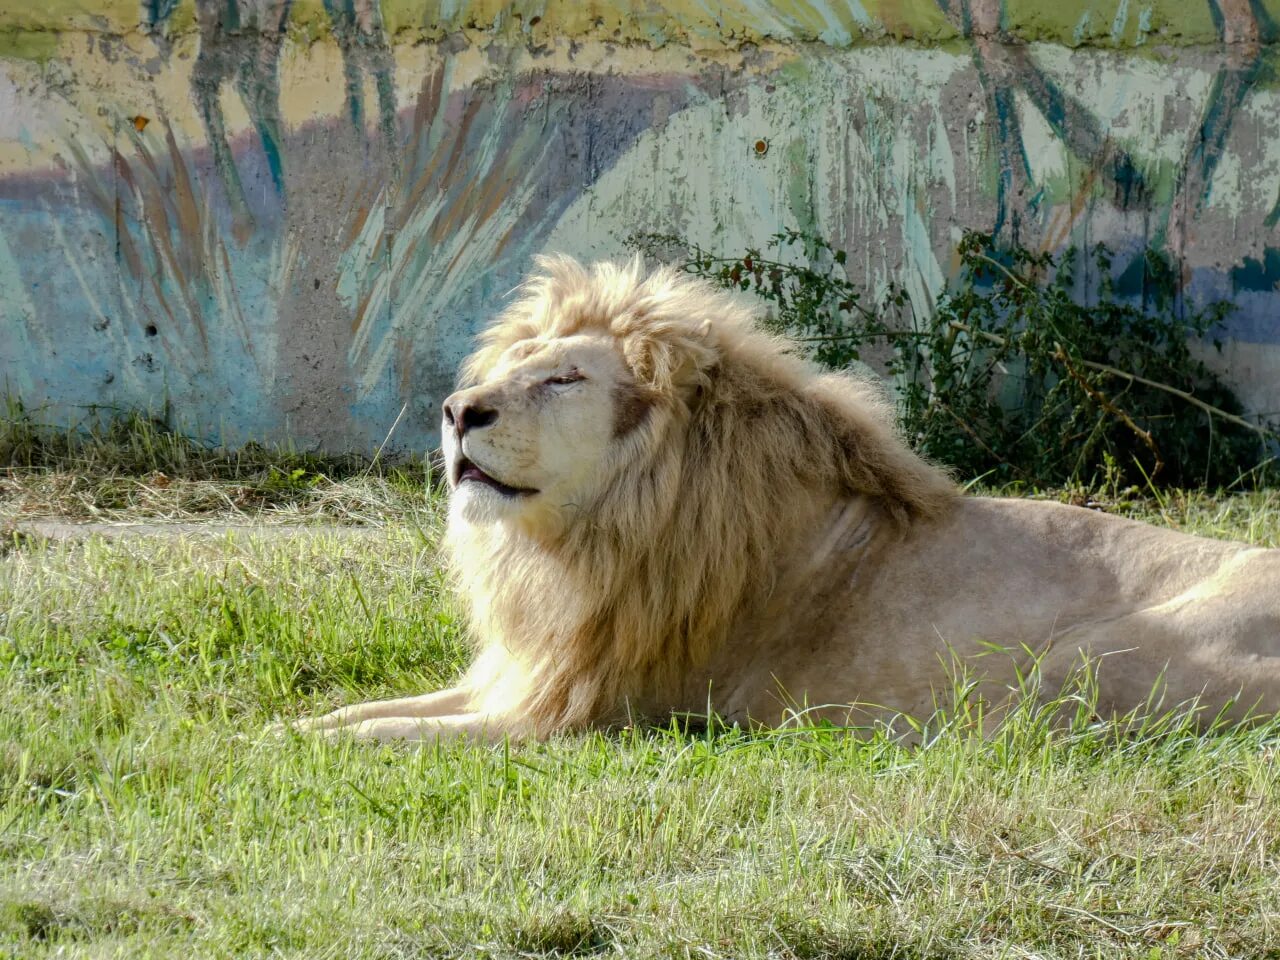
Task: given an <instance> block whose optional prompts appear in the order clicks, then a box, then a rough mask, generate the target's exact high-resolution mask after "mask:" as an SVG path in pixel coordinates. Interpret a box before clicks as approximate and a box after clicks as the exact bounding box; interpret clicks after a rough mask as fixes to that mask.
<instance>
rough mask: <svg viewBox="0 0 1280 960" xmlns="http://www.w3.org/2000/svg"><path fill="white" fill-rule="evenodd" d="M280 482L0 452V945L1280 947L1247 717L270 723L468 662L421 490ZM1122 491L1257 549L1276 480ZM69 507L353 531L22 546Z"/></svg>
mask: <svg viewBox="0 0 1280 960" xmlns="http://www.w3.org/2000/svg"><path fill="white" fill-rule="evenodd" d="M297 469H303V471H304V472H303V473H302V474H301V475H298V474H296V473H295V470H294V468H290V469H289V470H287V471H284V472H280V473H279V474H278V475H277V474H273V473H271V471H270V470H267V471H265V472H262V471H259V472H258V473H257V474H254V475H253V476H254V477H256V479H245V478H239V479H237V478H231V479H227V478H225V477H224V478H221V479H200V478H199V477H198V476H196V475H194V474H193V475H192V476H174V475H171V474H169V473H164V472H162V471H157V470H150V471H148V472H146V473H143V474H140V475H136V476H130V475H126V474H121V473H118V472H113V473H110V474H107V475H96V476H86V475H85V474H84V473H83V472H78V471H75V470H66V471H61V472H59V471H52V472H50V471H36V472H11V473H9V474H7V475H5V474H0V528H2V527H4V526H5V525H6V524H8V525H9V526H10V532H9V533H8V534H7V535H5V536H4V539H3V543H0V956H13V957H22V958H27V957H43V956H49V957H52V956H58V957H94V958H99V957H115V956H118V957H153V956H154V957H182V958H202V957H278V956H285V957H307V958H326V957H332V958H356V957H360V958H363V957H369V958H374V957H378V958H393V957H436V956H442V957H444V956H447V957H490V956H492V957H529V956H550V957H567V956H575V957H593V956H627V957H690V958H717V957H723V958H745V957H781V958H819V957H841V958H848V960H886V958H891V957H901V958H920V960H923V958H950V957H983V958H987V957H1055V958H1056V957H1061V958H1067V957H1071V958H1075V957H1140V958H1168V957H1249V958H1254V957H1280V756H1278V754H1280V726H1277V725H1274V724H1273V725H1270V726H1262V727H1258V728H1254V729H1252V730H1248V731H1233V732H1223V733H1219V734H1216V735H1208V736H1202V735H1198V734H1195V733H1193V732H1191V731H1190V730H1189V729H1187V728H1186V727H1185V726H1183V725H1180V724H1178V723H1169V724H1166V725H1165V726H1164V727H1163V728H1162V729H1156V730H1151V729H1148V730H1147V731H1145V732H1141V733H1137V734H1132V733H1131V734H1130V735H1127V736H1124V735H1117V732H1116V731H1115V730H1113V729H1111V728H1108V727H1102V726H1090V725H1089V724H1088V723H1087V722H1084V723H1081V724H1079V725H1077V726H1076V727H1075V728H1073V729H1070V730H1054V729H1051V728H1049V727H1048V726H1047V725H1046V724H1045V723H1044V722H1043V720H1042V717H1041V715H1040V714H1038V713H1037V712H1036V711H1035V710H1033V709H1031V708H1028V709H1027V710H1025V711H1023V712H1021V713H1019V714H1017V715H1016V716H1015V717H1014V718H1013V719H1011V720H1010V721H1009V722H1008V723H1007V725H1006V726H1005V728H1004V729H1003V730H1002V731H1000V732H999V733H998V734H997V735H996V736H994V737H992V738H990V739H986V740H984V739H982V738H980V737H978V736H977V735H976V733H975V731H974V729H973V726H972V724H967V723H966V722H965V718H964V717H963V716H957V717H954V718H953V722H952V723H951V725H950V727H948V728H947V729H945V730H942V731H941V732H940V733H938V734H937V735H936V736H935V737H933V738H932V739H930V740H929V741H928V743H927V745H926V746H924V747H921V748H914V749H908V748H903V747H900V746H897V745H895V744H893V743H890V742H887V741H886V740H885V739H883V738H878V737H872V738H870V739H855V738H852V737H848V736H845V735H842V734H840V733H839V732H838V731H832V730H812V731H777V732H763V733H755V734H749V733H744V732H741V731H734V730H712V731H710V732H680V731H677V730H667V729H641V730H624V731H621V732H618V733H613V734H609V735H599V734H596V735H586V736H572V737H565V738H562V739H558V740H555V741H553V742H550V743H547V744H533V745H510V746H509V747H505V748H504V747H499V748H481V747H468V746H442V747H433V748H430V749H422V750H412V749H400V748H391V747H373V746H369V745H364V744H352V743H337V744H330V743H325V742H315V741H311V740H306V739H302V738H298V737H287V738H285V739H277V738H272V737H269V736H267V735H266V734H264V732H263V731H264V728H265V727H266V725H267V724H268V723H269V722H270V721H271V720H272V719H275V718H277V717H281V716H293V715H298V714H302V713H309V712H313V711H317V710H323V709H327V708H330V707H332V706H334V705H336V704H340V703H343V702H348V701H352V700H356V699H367V698H371V697H376V696H383V695H392V694H396V693H399V692H406V691H420V690H424V689H429V688H434V687H436V686H439V685H441V684H444V683H447V682H448V681H449V680H450V679H451V678H452V677H454V676H455V675H456V674H457V672H458V671H459V670H460V669H461V667H462V665H463V663H464V659H465V648H464V645H463V638H462V637H461V635H460V629H459V624H458V619H457V617H456V614H455V610H454V607H453V606H452V602H451V600H450V598H449V597H448V595H447V593H446V591H445V589H444V585H443V582H442V578H441V575H440V572H439V569H438V565H437V558H436V551H435V544H436V540H437V534H438V530H439V522H440V517H439V501H438V498H436V497H435V496H433V495H432V494H430V493H429V492H427V490H426V489H425V488H424V487H423V485H422V483H421V482H420V481H415V480H414V478H413V477H412V476H409V475H402V476H391V477H388V476H386V475H384V474H381V473H378V474H377V475H372V474H371V475H368V476H359V475H357V476H355V477H354V478H350V479H348V480H345V481H333V480H329V479H326V478H325V477H324V476H323V475H321V474H318V473H314V472H311V473H309V472H307V470H306V469H304V468H297ZM246 476H248V475H246ZM1114 509H1116V510H1117V511H1119V512H1127V513H1131V514H1138V515H1142V516H1144V517H1145V518H1147V519H1149V520H1152V521H1153V522H1157V523H1168V524H1171V525H1175V526H1179V527H1182V528H1184V529H1187V530H1190V531H1193V532H1199V533H1203V534H1206V535H1211V536H1224V537H1225V536H1230V537H1238V538H1242V539H1247V540H1250V541H1252V542H1255V543H1258V544H1266V545H1271V546H1280V495H1277V494H1276V493H1274V492H1273V493H1257V494H1250V495H1244V496H1237V497H1220V498H1213V497H1207V496H1203V495H1177V494H1175V495H1169V496H1167V497H1166V498H1165V499H1164V500H1163V501H1161V502H1155V501H1141V502H1137V501H1135V502H1129V503H1117V504H1115V505H1114ZM68 513H69V514H71V515H72V516H74V517H76V518H77V519H99V520H128V519H152V520H154V519H186V520H191V519H215V520H223V521H225V520H232V521H236V522H243V521H244V520H246V519H250V520H254V521H267V522H271V521H281V520H284V521H288V522H289V523H290V524H294V525H296V524H298V523H309V522H312V521H318V520H324V521H328V522H335V521H336V522H341V523H350V524H365V525H366V526H368V525H375V526H374V528H373V529H372V530H370V531H368V532H366V533H365V534H364V535H361V536H358V537H356V536H347V535H343V533H342V531H341V530H337V531H330V530H324V531H318V532H316V533H315V534H313V535H308V536H297V535H290V536H275V535H272V534H271V533H270V531H269V530H268V531H265V532H262V533H254V534H243V533H236V534H231V535H227V534H220V535H211V536H189V537H183V538H157V537H134V538H126V539H118V540H110V541H108V540H104V539H100V538H92V539H89V540H88V541H85V542H74V543H72V542H69V543H52V544H51V543H46V542H43V541H41V540H40V539H39V538H37V537H33V536H30V535H24V534H22V533H15V532H13V524H14V523H16V522H18V521H22V520H25V519H29V518H32V517H39V516H54V515H58V516H61V515H66V514H68ZM886 639H887V640H891V639H892V638H886Z"/></svg>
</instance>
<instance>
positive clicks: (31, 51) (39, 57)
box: [0, 30, 58, 63]
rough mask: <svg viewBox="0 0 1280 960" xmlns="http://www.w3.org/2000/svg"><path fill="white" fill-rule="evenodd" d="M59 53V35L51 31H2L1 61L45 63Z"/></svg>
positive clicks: (0, 43)
mask: <svg viewBox="0 0 1280 960" xmlns="http://www.w3.org/2000/svg"><path fill="white" fill-rule="evenodd" d="M57 52H58V35H57V34H56V33H53V32H52V31H50V30H0V59H4V60H34V61H36V62H37V63H44V61H46V60H52V59H53V57H54V55H55V54H57Z"/></svg>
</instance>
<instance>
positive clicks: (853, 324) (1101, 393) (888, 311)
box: [629, 231, 1278, 486]
mask: <svg viewBox="0 0 1280 960" xmlns="http://www.w3.org/2000/svg"><path fill="white" fill-rule="evenodd" d="M629 243H630V245H631V246H632V247H634V248H636V249H638V250H640V251H641V252H642V253H644V254H646V255H648V256H656V257H658V258H659V259H664V260H668V261H674V262H677V263H679V265H680V266H681V267H682V268H683V269H684V270H685V271H687V272H689V273H692V274H695V275H697V276H701V277H706V278H709V279H712V280H714V281H716V282H717V283H719V284H721V285H722V286H725V287H728V288H732V289H738V290H743V291H748V292H750V293H753V294H755V295H756V296H757V297H759V298H760V299H762V300H763V301H765V302H766V303H767V304H768V305H769V313H768V316H767V318H766V323H768V324H769V325H770V326H772V327H773V328H775V329H777V330H779V331H782V332H785V333H787V334H789V335H791V336H793V337H795V338H797V339H798V340H800V341H802V342H803V343H805V344H807V345H809V347H810V349H811V350H812V353H813V356H814V358H815V359H816V360H817V361H819V362H820V363H823V364H825V365H827V366H829V367H833V368H843V367H847V366H850V365H851V364H856V363H857V362H859V361H861V360H862V359H863V356H864V353H867V352H868V348H872V349H874V350H875V352H876V356H875V357H874V360H875V362H876V365H877V366H878V367H880V368H881V370H882V372H883V373H884V374H885V375H886V376H887V377H888V378H889V380H890V382H891V383H892V386H893V389H894V391H895V393H896V396H897V401H898V407H899V412H900V416H901V418H902V425H903V428H904V430H905V432H906V434H907V436H908V437H909V438H910V439H911V441H912V442H913V443H914V445H915V446H916V448H917V449H918V450H919V451H920V452H921V453H923V454H925V455H926V456H929V457H931V458H933V459H935V460H938V461H940V462H943V463H946V464H949V465H951V466H953V467H955V468H956V469H957V470H958V471H959V472H960V473H961V474H962V475H965V476H969V477H981V478H983V479H984V480H986V481H987V482H990V483H1020V484H1026V485H1034V486H1040V485H1049V484H1062V483H1074V484H1079V483H1086V484H1089V483H1097V482H1100V481H1102V480H1104V479H1105V480H1106V481H1107V482H1108V483H1111V484H1115V483H1129V484H1137V483H1141V484H1161V485H1171V486H1189V485H1200V484H1204V485H1208V486H1226V485H1236V484H1242V485H1256V484H1258V483H1260V482H1262V481H1263V480H1264V479H1266V478H1267V475H1268V473H1269V472H1270V470H1271V466H1270V465H1271V462H1272V458H1271V457H1270V456H1269V452H1268V451H1269V449H1270V447H1271V446H1272V445H1273V444H1274V442H1275V440H1276V439H1277V436H1278V435H1277V432H1276V428H1275V427H1274V426H1273V425H1271V424H1255V423H1251V422H1250V421H1248V420H1246V419H1245V418H1244V416H1243V410H1242V407H1241V404H1240V402H1239V400H1238V399H1237V398H1236V396H1235V394H1234V393H1233V392H1232V390H1231V388H1230V387H1229V386H1228V385H1227V384H1226V383H1224V382H1223V381H1222V380H1221V378H1219V377H1218V376H1217V375H1215V374H1214V373H1213V372H1212V371H1211V370H1210V369H1209V368H1208V367H1207V366H1206V365H1205V364H1204V362H1203V361H1202V360H1200V359H1199V358H1198V357H1197V355H1196V353H1195V352H1194V351H1193V349H1192V344H1193V343H1195V342H1204V341H1205V340H1206V338H1212V337H1213V334H1214V332H1215V331H1216V330H1218V329H1219V328H1220V325H1221V323H1222V321H1223V320H1224V318H1225V317H1226V316H1227V314H1228V313H1229V312H1230V310H1231V306H1230V305H1229V304H1227V303H1223V302H1218V303H1213V304H1209V305H1207V306H1205V307H1194V306H1191V305H1188V304H1187V303H1186V302H1185V301H1184V300H1183V299H1182V298H1180V297H1179V296H1178V295H1177V285H1176V282H1175V280H1176V276H1175V274H1174V271H1173V268H1172V266H1171V265H1170V264H1169V262H1168V261H1167V260H1166V259H1165V258H1164V257H1163V256H1162V255H1161V254H1159V253H1157V252H1155V251H1147V252H1146V253H1145V254H1143V256H1142V258H1141V259H1140V261H1138V262H1136V263H1135V268H1136V269H1137V271H1138V274H1139V275H1140V278H1141V281H1142V284H1141V286H1142V295H1141V296H1140V297H1137V298H1129V297H1122V296H1120V295H1119V293H1118V292H1117V290H1116V288H1115V284H1114V281H1113V279H1112V277H1113V271H1112V260H1111V253H1110V252H1109V251H1108V250H1107V248H1106V247H1104V246H1101V245H1099V246H1097V247H1095V248H1094V249H1093V251H1092V254H1091V258H1090V261H1089V262H1088V263H1086V264H1085V266H1090V265H1091V266H1092V268H1093V269H1086V270H1080V269H1079V267H1080V266H1081V264H1082V261H1083V258H1082V257H1081V255H1080V253H1079V252H1078V251H1077V250H1075V249H1070V250H1067V251H1066V252H1064V253H1063V254H1061V255H1059V256H1056V257H1055V256H1053V255H1051V254H1048V253H1034V252H1032V251H1029V250H1027V249H1025V248H1023V247H1019V246H1001V245H999V244H997V242H996V241H995V239H994V238H993V237H991V236H989V235H985V234H980V233H972V232H970V233H966V234H965V236H964V238H963V240H962V241H961V243H960V245H959V247H958V250H957V253H958V255H959V260H960V269H959V272H958V274H957V276H956V278H955V279H954V280H953V281H952V282H951V283H950V284H949V285H948V286H947V288H946V289H945V290H944V291H943V293H942V295H941V296H940V297H939V300H938V302H937V304H936V306H935V307H934V308H933V309H932V310H931V311H930V310H918V309H916V308H915V304H913V303H912V301H911V299H910V298H909V297H908V295H907V293H906V291H905V290H903V289H902V288H901V287H899V286H896V285H890V286H888V287H887V288H886V290H885V291H884V292H883V293H882V294H880V295H879V296H875V297H872V296H870V295H868V294H867V292H866V291H864V290H862V289H861V288H859V287H858V286H857V285H856V284H854V283H852V282H851V281H850V280H849V278H848V275H847V272H846V270H845V264H846V261H847V255H846V253H845V252H844V251H843V250H838V249H836V248H834V247H833V246H832V245H831V244H830V243H829V242H828V241H826V240H824V239H823V238H821V237H817V236H813V235H811V234H805V233H799V232H796V231H787V232H785V233H780V234H776V235H774V236H773V237H772V238H771V239H770V241H769V243H768V244H767V246H766V248H765V249H766V250H767V251H769V252H768V253H767V254H766V253H762V252H761V250H760V249H750V250H747V251H746V252H745V253H744V254H742V255H741V256H732V257H725V256H715V255H712V254H710V253H708V252H707V251H705V250H703V249H702V248H700V247H698V246H690V245H689V244H687V243H686V242H685V241H683V240H682V239H681V238H679V237H674V236H670V235H663V234H637V235H635V236H633V237H632V238H631V239H630V241H629ZM1212 343H1213V345H1214V347H1215V348H1217V349H1221V344H1220V343H1219V342H1218V341H1216V340H1213V341H1212Z"/></svg>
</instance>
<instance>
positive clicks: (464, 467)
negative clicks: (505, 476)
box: [453, 457, 538, 497]
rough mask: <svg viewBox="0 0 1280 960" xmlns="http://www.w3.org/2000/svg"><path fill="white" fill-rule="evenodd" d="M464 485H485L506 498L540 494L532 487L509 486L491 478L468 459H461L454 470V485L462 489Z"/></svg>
mask: <svg viewBox="0 0 1280 960" xmlns="http://www.w3.org/2000/svg"><path fill="white" fill-rule="evenodd" d="M464 483H483V484H484V485H485V486H486V487H490V488H492V489H494V490H497V491H498V493H500V494H502V495H503V496H504V497H528V496H531V495H533V494H535V493H537V492H538V491H537V490H534V489H533V488H531V487H512V486H508V485H507V484H505V483H503V482H502V481H501V480H498V479H496V478H495V477H491V476H489V474H487V473H485V472H484V471H483V470H481V469H480V468H479V467H477V466H476V465H475V463H474V462H472V461H471V460H468V459H467V458H466V457H459V458H458V462H457V463H456V464H455V465H454V468H453V485H454V486H455V487H460V486H462V485H463V484H464Z"/></svg>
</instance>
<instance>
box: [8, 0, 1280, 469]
mask: <svg viewBox="0 0 1280 960" xmlns="http://www.w3.org/2000/svg"><path fill="white" fill-rule="evenodd" d="M14 6H21V7H23V9H21V10H13V9H8V8H12V7H14ZM7 7H8V8H0V387H3V389H5V390H7V391H8V392H9V393H10V394H13V395H17V396H18V397H21V398H22V399H23V400H24V401H25V402H26V403H27V404H28V406H33V407H39V406H42V405H44V406H45V411H44V416H45V417H46V418H49V419H53V420H57V419H65V418H66V417H68V416H72V415H74V414H75V413H76V412H77V411H79V410H82V409H84V408H85V407H87V406H91V405H95V404H104V405H109V406H113V407H118V408H138V407H142V408H150V409H152V410H155V411H160V410H168V411H169V412H170V414H171V415H172V416H173V418H174V419H175V420H176V421H178V422H180V423H181V424H182V425H183V426H184V427H186V428H187V429H194V430H198V431H199V432H202V433H204V434H205V435H207V436H210V437H218V438H223V439H226V440H227V441H228V442H231V443H237V442H241V441H243V440H246V439H250V438H255V439H287V438H292V439H294V440H295V442H297V443H298V444H299V445H301V446H304V447H306V446H322V447H325V448H328V449H330V450H344V449H357V450H366V451H368V450H371V449H373V448H375V447H376V446H377V445H378V443H379V442H380V441H381V440H382V439H383V437H384V436H385V435H386V433H387V430H388V429H389V428H390V426H391V424H392V422H393V421H394V420H395V419H396V416H397V414H398V413H399V412H400V411H401V408H402V406H404V405H406V404H407V407H406V412H405V416H404V418H403V420H402V421H401V423H400V425H399V427H398V428H397V430H396V434H395V441H396V445H398V446H408V447H416V446H425V445H429V444H431V443H433V442H434V439H435V432H436V419H437V415H438V414H437V411H438V403H439V400H440V399H441V398H442V396H443V395H445V394H446V393H447V392H448V390H449V385H450V383H451V382H452V379H453V375H454V370H455V367H456V364H457V362H458V360H459V358H460V357H461V356H462V355H463V354H464V353H465V352H466V350H467V347H468V342H469V339H470V337H471V336H472V334H473V333H474V331H475V330H476V329H477V327H478V325H480V324H482V323H483V322H484V320H485V319H486V318H487V317H488V316H490V315H491V314H492V312H493V311H494V310H495V309H496V308H497V307H498V305H499V304H500V303H501V302H502V298H503V295H504V294H505V293H506V292H507V291H508V290H509V289H510V288H511V287H512V286H513V285H514V284H515V282H516V281H517V280H518V278H519V277H520V276H521V274H522V273H523V272H524V271H525V270H526V268H527V267H528V265H529V262H530V258H531V257H532V256H533V254H535V253H537V252H539V251H544V250H563V251H567V252H570V253H573V254H576V255H578V256H581V257H587V258H594V257H605V256H611V255H616V254H619V253H621V252H622V251H623V243H622V241H623V239H624V238H625V237H626V236H627V235H628V234H629V233H630V232H632V231H634V230H657V231H670V232H675V233H679V234H682V235H685V236H688V237H690V238H692V239H694V240H696V241H699V242H701V243H703V244H705V245H709V246H712V247H718V248H722V249H725V250H730V251H731V250H737V249H741V248H742V247H744V246H746V245H748V244H758V243H761V242H763V241H764V240H765V239H766V238H767V237H768V235H769V234H771V233H773V232H775V231H777V230H778V229H780V228H782V227H787V226H793V227H801V228H806V229H814V230H817V231H820V232H821V233H823V234H825V235H827V236H829V237H830V238H832V239H833V240H834V241H835V242H837V243H839V244H840V245H843V246H845V247H846V248H847V249H848V250H849V251H850V254H851V256H850V261H849V269H850V273H851V275H852V276H853V277H854V278H855V279H856V280H859V281H862V282H865V283H867V284H870V285H876V284H880V283H883V282H885V281H886V280H888V279H891V278H892V279H897V280H898V281H900V282H902V283H905V284H906V286H907V287H908V289H910V290H911V292H912V293H913V295H914V296H915V298H916V301H917V303H928V302H929V301H930V298H931V297H932V296H933V295H935V294H936V292H937V291H938V290H939V289H940V288H941V286H942V285H943V284H944V282H945V281H946V279H947V277H948V275H949V274H951V273H952V272H953V271H954V269H955V260H954V256H953V253H952V251H953V248H954V244H955V242H956V240H957V239H958V236H959V233H960V230H961V229H962V228H965V227H973V228H979V229H995V230H998V231H1001V232H1003V233H1005V234H1006V235H1009V236H1013V235H1016V236H1017V238H1018V239H1019V240H1020V241H1021V242H1023V243H1025V244H1028V245H1031V246H1034V247H1043V248H1047V249H1054V250H1056V249H1060V248H1062V247H1064V246H1066V245H1068V244H1071V243H1075V244H1084V245H1090V244H1093V243H1095V242H1098V241H1105V242H1106V243H1108V244H1109V245H1111V246H1112V247H1114V248H1116V249H1117V250H1119V251H1120V252H1121V257H1120V259H1119V261H1118V263H1117V269H1118V271H1119V273H1120V274H1121V279H1122V281H1123V282H1129V281H1132V280H1133V279H1134V277H1135V274H1134V271H1133V270H1129V271H1128V273H1127V274H1126V273H1125V271H1126V268H1127V267H1128V265H1129V263H1130V261H1131V260H1132V258H1134V257H1135V256H1136V255H1138V254H1139V252H1140V251H1141V249H1142V248H1143V247H1144V246H1145V245H1147V244H1155V245H1157V246H1159V247H1162V248H1165V249H1167V250H1168V251H1169V252H1170V253H1171V254H1172V255H1173V256H1174V257H1175V258H1176V260H1177V262H1178V263H1179V264H1180V265H1181V269H1182V283H1183V287H1184V293H1185V295H1186V296H1187V297H1189V298H1191V299H1193V300H1195V299H1200V300H1203V299H1205V298H1216V297H1230V298H1232V299H1233V300H1234V301H1235V302H1236V303H1238V305H1239V310H1238V311H1237V312H1236V313H1235V314H1234V316H1233V318H1232V319H1231V321H1230V324H1229V329H1228V330H1227V331H1226V334H1227V335H1226V337H1225V347H1224V352H1223V354H1222V356H1221V357H1220V358H1219V359H1218V360H1217V361H1216V362H1217V363H1218V364H1219V365H1220V366H1222V367H1223V368H1224V369H1226V370H1227V371H1228V373H1229V375H1230V376H1231V378H1232V379H1233V380H1234V381H1235V382H1237V383H1238V384H1239V385H1240V388H1241V391H1242V394H1243V396H1244V397H1245V398H1246V400H1247V402H1248V403H1249V404H1250V405H1251V406H1252V408H1253V409H1254V410H1255V411H1260V412H1261V411H1267V412H1274V411H1277V410H1280V289H1278V288H1277V284H1278V283H1280V225H1278V220H1280V84H1278V83H1277V79H1278V76H1280V73H1278V71H1280V53H1278V52H1277V50H1278V49H1280V47H1278V46H1277V43H1276V41H1277V39H1278V38H1280V0H1105V2H1084V0H1058V2H1056V3H1053V4H1048V3H1044V2H1043V0H1004V2H1003V3H1001V2H1000V0H904V2H888V0H862V2H859V0H833V2H827V0H796V2H783V0H778V2H768V0H723V2H716V3H705V2H698V0H680V2H668V3H657V2H653V0H623V2H608V3H606V2H578V0H542V2H536V0H529V2H522V3H515V4H504V3H497V2H492V0H473V2H468V0H428V2H426V3H410V2H407V0H383V3H382V5H381V7H379V5H378V0H323V2H318V0H310V2H304V0H294V2H292V3H290V0H142V2H141V4H139V3H137V2H136V0H43V2H41V3H29V4H28V3H23V4H9V5H7ZM1126 278H1127V279H1126Z"/></svg>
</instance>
